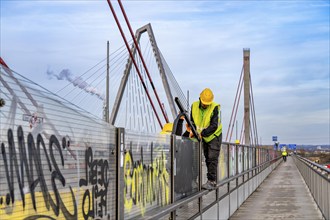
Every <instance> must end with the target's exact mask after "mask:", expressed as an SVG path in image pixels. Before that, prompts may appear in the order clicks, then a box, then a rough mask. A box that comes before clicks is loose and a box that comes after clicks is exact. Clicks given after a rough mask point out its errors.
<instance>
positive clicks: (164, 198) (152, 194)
mask: <svg viewBox="0 0 330 220" xmlns="http://www.w3.org/2000/svg"><path fill="white" fill-rule="evenodd" d="M165 158H166V156H165V153H164V152H162V153H161V155H160V156H158V157H156V158H155V159H154V161H153V162H152V164H149V165H146V164H142V162H141V161H136V162H134V161H133V159H132V156H131V154H130V152H126V155H125V159H124V183H125V186H124V207H125V211H126V212H130V211H131V210H132V208H133V205H134V206H136V207H137V208H138V209H139V210H140V212H141V215H142V216H143V215H144V213H145V211H146V206H147V205H148V204H149V205H152V203H153V202H157V205H161V206H163V205H167V204H169V201H170V186H169V179H170V176H169V174H168V172H167V170H166V163H167V161H166V159H165Z"/></svg>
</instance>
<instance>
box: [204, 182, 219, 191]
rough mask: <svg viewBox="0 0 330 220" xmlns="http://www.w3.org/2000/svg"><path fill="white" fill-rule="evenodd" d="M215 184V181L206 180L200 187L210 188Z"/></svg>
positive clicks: (213, 187)
mask: <svg viewBox="0 0 330 220" xmlns="http://www.w3.org/2000/svg"><path fill="white" fill-rule="evenodd" d="M216 186H217V184H216V182H215V181H210V180H208V181H207V182H206V183H205V184H203V185H202V189H207V190H212V189H215V187H216Z"/></svg>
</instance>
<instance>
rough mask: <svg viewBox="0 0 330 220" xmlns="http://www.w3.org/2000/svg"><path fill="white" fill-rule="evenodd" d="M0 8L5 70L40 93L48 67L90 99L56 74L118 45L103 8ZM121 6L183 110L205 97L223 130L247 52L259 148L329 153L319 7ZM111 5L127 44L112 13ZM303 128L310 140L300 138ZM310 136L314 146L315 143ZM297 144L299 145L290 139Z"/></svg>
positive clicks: (28, 4)
mask: <svg viewBox="0 0 330 220" xmlns="http://www.w3.org/2000/svg"><path fill="white" fill-rule="evenodd" d="M114 3H115V2H114ZM1 4H2V5H1V6H2V8H1V47H0V48H1V56H2V57H3V58H4V59H6V61H8V65H10V66H12V67H13V68H14V69H15V70H17V71H18V72H20V73H24V74H25V75H27V76H29V77H30V78H31V79H33V80H34V81H36V82H38V83H40V84H42V85H44V84H47V83H48V81H47V80H43V79H41V78H40V75H44V70H45V68H46V67H47V66H48V65H51V66H52V67H55V69H56V70H57V71H55V70H54V71H55V72H57V73H58V74H56V75H55V74H54V73H53V74H50V76H52V77H53V78H55V79H58V78H57V77H60V78H61V77H64V78H63V80H67V81H70V80H69V78H70V79H71V81H70V82H73V81H74V80H76V81H75V83H76V86H77V87H79V86H80V87H81V89H83V90H89V91H88V92H90V91H93V92H94V93H95V94H97V91H96V90H93V89H91V88H89V87H88V84H83V83H82V82H83V81H84V79H82V78H77V77H74V76H73V75H72V74H71V75H70V74H68V72H66V73H67V74H68V75H61V71H62V68H61V67H63V66H68V67H69V68H70V69H71V70H72V71H73V72H75V73H82V72H84V71H85V70H86V69H89V68H90V67H91V66H93V65H94V64H95V63H97V62H98V61H99V60H102V59H104V58H105V56H106V47H105V45H106V41H107V40H110V48H111V49H110V51H114V50H115V49H116V48H119V47H120V46H122V45H123V41H122V39H121V36H120V34H119V31H118V28H117V26H116V24H115V22H114V19H113V16H112V15H111V12H110V10H109V7H108V5H107V3H106V2H105V1H104V2H91V1H66V2H63V1H59V2H56V1H23V2H19V4H18V3H17V2H15V1H5V2H4V3H3V2H2V3H1ZM123 4H124V7H125V9H126V12H127V15H128V17H129V19H130V21H131V25H132V28H133V29H134V30H135V29H137V28H139V27H141V26H142V25H145V24H147V23H151V24H152V27H153V31H154V34H155V37H156V41H157V44H158V47H159V48H160V50H161V51H162V54H163V56H164V57H165V59H166V61H167V63H168V64H169V66H170V68H171V70H172V72H173V74H174V76H175V77H176V79H177V81H178V82H179V84H180V87H181V88H182V90H183V91H184V93H186V91H187V90H189V91H190V99H191V100H190V102H192V100H195V99H197V98H198V96H199V93H200V91H201V90H202V89H203V88H205V87H210V88H212V89H213V91H214V93H215V95H216V96H215V97H216V100H217V101H218V102H220V103H221V105H222V111H223V122H224V130H226V127H227V126H228V121H229V119H228V118H230V113H231V108H232V104H233V102H234V97H235V92H236V88H237V84H238V80H239V76H240V72H241V68H242V64H243V59H242V57H243V53H242V50H243V48H245V47H248V48H250V49H251V75H252V83H253V89H254V97H255V107H256V111H257V122H258V127H259V130H260V136H261V137H262V139H263V140H264V143H271V136H272V135H274V134H280V135H281V137H284V136H286V138H287V139H288V140H290V137H295V139H294V140H292V142H293V141H296V143H298V144H305V143H320V144H324V143H325V144H329V114H326V113H327V110H329V109H330V104H329V99H330V97H329V83H330V81H329V80H330V79H329V72H330V70H329V59H330V55H329V54H330V51H329V25H330V24H329V10H328V9H329V7H328V6H329V4H328V2H325V1H316V2H315V1H304V2H303V4H302V2H301V1H126V2H123ZM114 6H115V9H116V11H117V13H118V16H119V18H120V20H121V23H122V25H123V29H124V32H125V33H126V36H129V35H128V30H127V28H126V26H125V22H124V20H123V18H122V16H121V14H120V10H119V8H118V5H117V4H114ZM123 65H125V64H123ZM38 73H39V74H38ZM75 75H78V74H75ZM65 77H67V78H65ZM68 77H69V78H68ZM119 78H120V77H119ZM78 85H79V86H78ZM87 88H88V89H87ZM116 92H117V91H111V94H115V93H116ZM240 110H242V109H240ZM320 118H324V120H320ZM311 127H312V128H313V129H314V130H313V132H308V131H310V130H311V129H310V128H311ZM317 132H318V134H319V135H317V136H318V137H323V138H314V137H315V135H316V133H317ZM300 135H303V136H304V139H301V140H299V138H297V137H299V136H300ZM266 140H267V141H266ZM282 140H283V139H282Z"/></svg>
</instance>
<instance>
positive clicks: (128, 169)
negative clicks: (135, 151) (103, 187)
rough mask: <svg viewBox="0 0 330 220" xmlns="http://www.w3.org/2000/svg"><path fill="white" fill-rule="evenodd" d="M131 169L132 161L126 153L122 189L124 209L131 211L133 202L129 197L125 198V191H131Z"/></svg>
mask: <svg viewBox="0 0 330 220" xmlns="http://www.w3.org/2000/svg"><path fill="white" fill-rule="evenodd" d="M132 168H133V165H132V159H131V155H130V154H129V153H126V155H125V160H124V170H125V172H124V183H125V188H124V207H125V208H126V209H127V210H129V211H130V210H131V209H132V207H133V200H132V198H131V197H127V195H126V194H127V191H128V190H129V189H132V177H131V170H132Z"/></svg>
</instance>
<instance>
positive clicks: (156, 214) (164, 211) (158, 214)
mask: <svg viewBox="0 0 330 220" xmlns="http://www.w3.org/2000/svg"><path fill="white" fill-rule="evenodd" d="M227 144H230V143H227ZM280 158H281V156H279V157H276V158H274V159H272V160H269V161H266V162H263V163H262V164H260V165H258V166H256V167H253V168H250V169H248V170H246V171H243V172H242V173H239V174H237V175H235V176H231V177H228V178H226V179H224V180H222V181H220V182H218V183H217V185H216V187H215V189H213V190H212V191H216V190H218V189H219V188H220V187H222V186H224V185H225V184H229V183H230V182H232V181H234V180H236V179H238V178H240V177H242V176H244V175H246V174H248V173H253V172H254V171H258V169H261V170H259V171H258V173H260V172H262V171H263V170H264V169H266V168H267V166H266V165H267V164H268V165H269V164H271V163H272V162H276V161H277V160H279V159H280ZM258 173H257V172H255V175H253V174H252V175H251V176H249V178H248V179H246V180H245V181H244V182H242V183H241V184H239V185H237V186H235V187H234V188H233V189H231V190H229V191H228V192H227V193H225V194H224V195H222V196H221V197H220V198H218V199H217V200H216V201H214V202H213V203H211V204H210V205H208V206H207V207H205V208H204V209H203V210H202V211H205V210H207V209H208V208H210V207H212V206H214V205H215V204H216V203H217V202H219V201H221V199H222V198H224V197H226V196H227V195H229V194H230V193H231V192H232V191H234V190H236V189H238V188H239V187H240V186H241V185H243V184H244V183H245V182H247V181H249V180H250V179H252V178H253V177H254V176H256V175H257V174H258ZM209 192H210V191H209V190H202V191H199V192H197V193H195V194H193V195H191V196H189V197H187V198H184V199H181V200H179V201H176V202H174V203H172V204H170V205H167V206H166V207H164V208H161V209H158V210H157V211H155V210H152V211H150V212H149V213H146V214H145V215H144V219H146V220H149V219H150V220H151V219H160V218H162V217H164V216H166V215H169V214H170V213H171V212H173V211H175V210H177V209H179V208H180V207H182V206H183V205H186V204H188V203H189V202H191V201H194V200H196V199H199V198H200V197H203V196H204V195H207V194H208V193H209ZM200 214H201V213H198V214H197V215H196V216H193V217H192V219H193V218H194V217H197V216H198V215H200Z"/></svg>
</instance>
